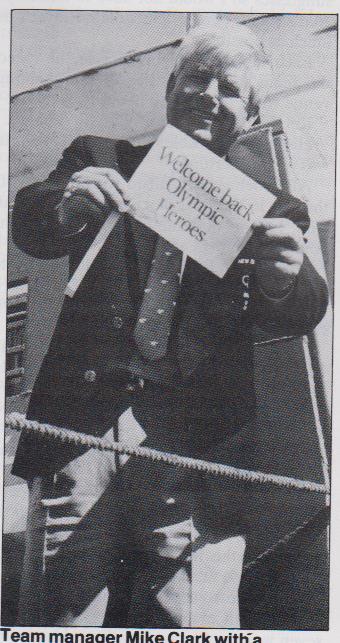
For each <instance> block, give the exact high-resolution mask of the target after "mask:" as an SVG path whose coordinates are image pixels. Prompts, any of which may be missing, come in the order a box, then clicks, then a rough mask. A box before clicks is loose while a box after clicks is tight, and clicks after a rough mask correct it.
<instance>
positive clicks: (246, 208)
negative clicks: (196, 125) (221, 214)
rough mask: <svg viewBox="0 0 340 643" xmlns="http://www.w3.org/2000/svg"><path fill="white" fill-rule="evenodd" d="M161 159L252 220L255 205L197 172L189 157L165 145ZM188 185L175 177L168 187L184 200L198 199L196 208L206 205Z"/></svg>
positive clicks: (248, 219)
mask: <svg viewBox="0 0 340 643" xmlns="http://www.w3.org/2000/svg"><path fill="white" fill-rule="evenodd" d="M160 160H161V161H163V160H165V161H166V162H167V164H168V165H171V167H172V168H173V170H174V171H175V172H177V173H178V174H181V175H182V176H184V178H186V179H188V180H189V181H190V182H191V183H193V184H194V185H196V186H197V187H199V188H200V189H201V190H202V191H203V192H205V193H206V194H209V195H210V196H212V197H213V198H215V199H218V201H219V202H220V203H222V204H223V205H226V206H227V207H228V208H229V209H230V210H232V211H233V212H236V213H237V214H238V215H239V216H241V217H243V218H244V219H247V221H250V212H251V209H252V207H253V203H251V204H248V205H246V204H244V203H241V201H239V200H238V199H235V198H234V197H233V196H232V194H231V192H230V188H228V189H227V190H223V191H222V189H221V188H220V186H218V185H215V184H214V183H213V182H212V181H210V180H209V179H207V178H206V177H205V176H203V174H199V172H196V170H194V169H192V168H191V167H190V165H189V159H188V158H187V157H185V156H182V155H177V156H175V157H174V156H173V152H172V151H171V150H169V149H168V148H167V147H166V146H165V145H164V146H163V148H162V152H161V156H160ZM187 186H188V184H187V183H182V182H181V181H180V180H179V179H177V178H176V177H173V178H171V179H169V181H168V185H167V189H168V190H169V192H172V193H173V194H176V195H177V196H180V197H181V200H182V202H183V201H187V200H190V199H191V200H193V199H196V200H197V201H198V202H199V203H198V204H197V206H196V208H195V209H199V208H200V207H202V208H203V207H204V205H205V204H204V202H203V201H200V200H199V199H197V197H196V196H195V195H193V194H191V193H190V192H188V191H187V189H186V188H187ZM200 204H201V205H200ZM189 205H190V203H189ZM206 207H208V206H206ZM217 209H218V208H217Z"/></svg>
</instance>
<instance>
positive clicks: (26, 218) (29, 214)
mask: <svg viewBox="0 0 340 643" xmlns="http://www.w3.org/2000/svg"><path fill="white" fill-rule="evenodd" d="M85 140H86V137H79V138H77V139H75V140H74V141H73V142H72V143H71V145H70V146H69V147H68V148H67V149H66V150H65V151H64V153H63V155H62V158H61V159H60V161H59V163H58V165H57V167H56V169H55V170H53V172H51V174H50V175H49V176H48V178H47V179H46V180H45V181H41V182H39V183H34V184H33V185H29V186H26V187H24V188H22V189H21V190H20V191H19V192H18V194H17V196H16V199H15V203H14V208H13V215H12V236H13V241H14V243H15V244H16V245H17V246H18V247H19V248H20V249H21V250H22V251H23V252H26V253H27V254H29V255H32V256H33V257H37V258H39V259H53V258H58V257H62V256H64V255H67V254H68V253H69V249H70V239H69V238H68V237H67V235H65V230H64V229H63V226H62V224H61V223H60V221H59V219H58V216H57V211H56V206H57V205H58V204H59V203H60V201H61V199H62V196H63V193H64V190H65V187H66V185H67V183H68V181H69V179H70V177H71V175H72V174H73V173H74V172H76V171H79V170H82V169H84V168H85V167H87V166H89V165H91V164H92V159H91V154H90V152H89V150H88V148H87V146H86V144H85ZM70 205H72V207H73V208H74V209H75V211H77V212H79V210H81V209H84V210H85V209H86V211H87V217H88V214H89V212H88V211H89V209H90V210H94V212H93V213H92V214H93V215H94V216H92V217H91V219H92V220H93V221H94V222H96V221H98V217H99V212H100V211H99V208H97V207H96V206H95V205H92V204H91V202H90V201H89V200H88V199H86V197H78V196H72V197H70ZM91 232H92V235H93V231H91V226H87V227H86V231H85V235H86V236H88V235H91Z"/></svg>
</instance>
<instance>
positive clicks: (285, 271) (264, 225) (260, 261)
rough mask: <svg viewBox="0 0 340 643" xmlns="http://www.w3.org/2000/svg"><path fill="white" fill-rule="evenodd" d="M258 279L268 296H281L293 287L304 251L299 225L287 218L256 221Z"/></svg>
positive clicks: (254, 227) (255, 238) (255, 239)
mask: <svg viewBox="0 0 340 643" xmlns="http://www.w3.org/2000/svg"><path fill="white" fill-rule="evenodd" d="M253 229H254V242H255V260H256V274H257V281H258V284H259V285H260V287H261V289H262V290H263V291H264V293H265V294H266V295H268V297H273V298H278V299H279V298H280V297H281V296H284V295H285V294H286V293H287V291H289V288H290V286H293V284H294V281H295V278H296V276H297V275H298V274H299V271H300V268H301V265H302V262H303V251H304V240H303V234H302V232H301V230H300V228H298V227H297V225H295V223H293V222H292V221H290V220H289V219H286V218H268V219H262V220H261V221H259V222H257V223H253Z"/></svg>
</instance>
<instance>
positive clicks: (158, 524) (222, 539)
mask: <svg viewBox="0 0 340 643" xmlns="http://www.w3.org/2000/svg"><path fill="white" fill-rule="evenodd" d="M268 76H269V63H268V60H267V58H266V55H265V53H264V51H263V48H262V46H261V44H260V43H259V42H258V40H257V38H256V37H255V36H254V34H252V32H251V31H249V30H248V29H247V28H246V27H244V26H240V25H233V24H231V23H225V24H223V25H221V26H219V27H214V28H213V29H212V28H210V29H202V28H201V29H196V30H193V31H192V32H191V33H189V35H188V36H187V37H186V38H185V39H184V41H183V43H182V45H181V46H180V48H179V50H178V56H177V60H176V64H175V67H174V70H173V73H172V74H171V76H170V78H169V81H168V86H167V93H166V101H167V119H168V122H169V123H171V124H172V125H174V126H175V127H177V128H178V129H180V130H182V131H183V132H185V133H186V134H188V135H189V136H191V137H193V138H194V139H196V140H197V141H198V142H199V143H201V144H202V145H204V146H206V147H207V148H208V149H210V150H211V151H212V152H214V153H215V154H217V155H218V156H220V157H222V158H226V159H227V158H228V150H229V148H230V146H231V145H232V144H233V143H234V141H235V139H236V138H237V136H238V135H239V134H240V133H241V132H244V131H246V130H248V129H249V128H250V127H251V126H252V125H253V124H254V123H255V122H258V121H259V106H260V103H261V101H262V100H263V98H264V96H265V93H266V87H267V83H268ZM149 148H150V146H142V147H134V146H133V145H131V144H130V143H128V142H126V141H122V140H119V141H114V140H111V139H107V138H99V137H96V136H82V137H80V138H78V139H76V140H75V141H73V143H72V144H71V145H70V147H68V148H67V149H66V150H65V152H64V154H63V157H62V159H61V160H60V162H59V163H58V165H57V168H56V169H55V170H54V171H53V172H52V173H51V174H50V175H49V177H48V178H47V179H46V180H45V181H43V182H41V183H37V184H35V185H32V186H29V187H26V188H24V189H23V190H21V191H20V192H19V194H18V196H17V199H16V203H15V209H14V215H13V236H14V240H15V242H16V243H17V245H18V246H19V247H20V248H21V249H23V250H24V251H26V252H28V253H29V254H31V255H33V256H35V257H39V258H42V259H52V258H54V257H60V256H63V255H68V256H69V261H70V272H71V273H73V272H74V270H75V268H76V266H77V265H78V264H79V261H80V260H81V258H82V257H83V255H84V253H85V252H86V249H87V248H88V247H89V245H90V244H91V242H92V240H93V238H94V236H95V234H96V232H97V231H98V229H99V227H100V226H101V224H102V223H103V221H104V220H105V218H106V216H107V215H108V213H109V212H110V211H111V210H112V208H115V209H116V210H118V211H119V212H120V213H122V214H123V216H121V218H120V220H119V222H118V224H117V225H116V227H115V228H114V230H113V232H112V233H111V235H110V236H109V238H108V240H107V241H106V243H105V245H104V247H103V249H102V251H101V252H100V253H99V255H98V257H97V258H96V260H95V262H94V263H93V265H92V266H91V269H90V270H89V272H88V273H87V275H86V277H85V279H84V281H83V283H82V284H81V286H80V288H79V290H78V291H77V293H76V295H75V297H74V298H73V299H69V298H66V300H65V302H64V306H63V309H62V312H61V315H60V318H59V321H58V324H57V328H56V331H55V333H54V336H53V339H52V341H51V345H50V348H49V351H48V354H47V356H46V358H45V360H44V362H43V365H42V367H41V371H40V374H39V376H38V379H37V381H36V383H35V387H34V391H33V394H32V397H31V401H30V405H29V412H28V415H29V417H30V418H34V419H37V420H40V421H44V422H49V423H52V424H55V425H59V426H62V427H66V428H72V429H75V430H81V431H83V432H87V433H90V434H94V435H100V436H102V435H104V434H106V436H107V437H110V436H114V438H115V439H120V440H122V441H124V442H128V443H132V444H134V443H141V442H143V444H145V445H150V446H152V447H155V448H159V449H162V450H166V451H172V452H176V453H180V454H182V455H190V456H193V457H200V458H205V459H208V460H217V459H219V461H221V460H222V457H223V458H225V461H226V462H228V463H233V464H240V463H241V464H242V465H243V466H249V459H248V456H247V452H246V449H245V442H246V441H244V442H243V441H242V435H243V432H244V431H245V428H244V427H246V425H247V423H249V420H250V419H251V418H252V416H253V414H254V404H255V401H254V389H253V347H252V344H253V340H252V328H253V325H254V324H255V323H256V324H257V325H258V326H260V327H261V328H263V329H265V330H269V331H270V332H273V331H277V332H279V333H283V334H287V333H289V334H304V333H306V332H309V331H311V330H312V329H313V328H314V327H315V325H316V324H317V323H318V322H319V321H320V319H321V318H322V316H323V314H324V311H325V308H326V303H327V290H326V286H325V283H324V282H323V280H322V279H321V278H320V277H319V275H318V274H317V273H316V272H315V270H314V268H313V267H312V265H311V264H310V262H309V260H308V258H307V257H306V256H305V255H304V239H303V234H304V232H305V231H306V229H307V228H308V215H307V210H306V207H305V205H304V204H303V203H301V202H300V201H298V200H297V199H294V198H291V197H288V196H287V195H284V194H282V193H280V194H278V195H277V200H276V202H275V203H274V205H273V206H272V208H271V209H270V211H269V212H268V215H267V217H266V218H265V219H264V220H263V221H262V222H261V223H259V224H257V225H256V226H255V227H254V234H253V236H252V238H251V240H250V241H249V242H248V244H247V246H246V247H245V248H244V250H243V251H242V257H241V259H242V261H240V260H239V259H240V258H238V259H237V260H236V261H235V262H234V264H233V265H232V266H231V268H230V269H229V271H228V272H227V274H226V275H225V277H224V278H223V279H219V278H218V277H216V276H214V275H213V274H212V273H210V272H209V271H207V270H206V269H204V268H203V267H201V266H200V265H198V264H197V263H196V262H194V261H192V260H187V262H186V263H185V266H184V270H183V263H182V255H181V253H180V252H179V251H178V250H177V249H176V248H174V247H173V246H171V245H170V244H169V243H167V242H166V241H165V240H164V239H162V238H159V237H157V235H156V234H155V233H153V232H152V231H150V230H149V229H148V228H147V227H145V226H143V225H141V224H140V223H138V222H136V220H134V219H133V217H132V216H130V214H131V204H130V200H129V184H128V180H129V178H130V177H131V175H132V174H133V172H134V170H135V169H136V168H137V166H138V165H139V163H140V162H141V160H142V159H143V158H144V156H145V154H146V153H147V151H148V150H149ZM146 189H147V186H146ZM244 258H248V261H247V262H245V261H243V259H244ZM249 259H254V260H255V261H249ZM181 267H182V270H181ZM245 274H247V275H249V291H248V294H249V305H248V306H247V307H245V306H244V299H243V290H244V286H243V285H242V284H243V283H244V280H243V278H244V276H245ZM164 284H166V288H164V287H163V285H164ZM174 303H175V304H176V305H173V304H174ZM151 309H153V310H158V311H159V310H161V311H162V312H164V311H166V313H165V314H164V315H163V316H159V319H158V324H156V323H152V329H153V330H152V333H153V334H152V336H151V335H150V326H148V324H147V323H141V320H145V319H147V320H149V319H150V317H151V316H152V312H151ZM154 321H155V320H153V322H154ZM248 442H249V441H248ZM14 472H15V473H16V474H17V475H20V476H23V477H25V478H26V479H27V480H28V481H29V485H30V496H31V502H30V509H29V519H28V528H27V553H26V561H25V569H24V574H23V587H22V597H21V613H20V617H19V620H20V622H21V623H22V624H29V625H33V624H42V625H70V624H72V625H101V624H102V623H103V622H104V624H105V625H110V626H113V625H114V626H126V625H128V626H130V627H132V626H136V627H138V626H145V627H157V626H158V627H173V626H175V625H176V626H182V627H184V626H205V627H207V626H211V627H238V626H239V625H240V623H239V609H238V587H239V582H240V577H241V572H242V562H243V556H244V550H245V529H246V526H245V521H244V502H243V494H244V489H243V488H241V487H240V485H239V484H236V483H234V484H233V485H232V486H231V485H230V483H229V484H227V483H225V482H223V483H222V482H221V483H217V482H216V481H215V482H213V481H212V479H206V478H203V477H202V476H200V475H199V474H195V475H194V474H193V473H192V472H185V473H183V471H181V470H179V469H177V468H175V467H170V466H169V465H159V464H155V463H153V462H152V461H146V460H135V459H130V460H128V461H127V458H120V459H118V458H115V457H114V456H111V455H107V454H103V453H100V452H98V451H95V450H90V451H88V450H86V449H85V448H79V447H72V448H71V447H70V446H67V447H66V446H65V445H63V444H58V443H56V442H53V443H52V442H50V441H47V440H46V441H44V440H42V439H38V438H33V437H31V436H28V435H27V434H25V433H24V434H23V435H22V437H21V440H20V443H19V447H18V451H17V454H16V460H15V464H14ZM105 587H108V588H109V603H108V607H107V610H106V616H105V619H104V611H105V605H106V602H105ZM103 619H104V621H103Z"/></svg>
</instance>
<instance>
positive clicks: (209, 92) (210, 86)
mask: <svg viewBox="0 0 340 643" xmlns="http://www.w3.org/2000/svg"><path fill="white" fill-rule="evenodd" d="M201 93H202V94H203V95H204V96H207V97H209V98H212V99H213V100H214V101H217V100H218V98H219V95H220V92H219V86H218V79H217V78H211V79H210V80H209V81H208V82H207V84H206V86H205V87H204V89H203V91H202V92H201Z"/></svg>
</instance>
